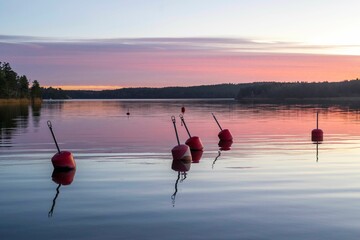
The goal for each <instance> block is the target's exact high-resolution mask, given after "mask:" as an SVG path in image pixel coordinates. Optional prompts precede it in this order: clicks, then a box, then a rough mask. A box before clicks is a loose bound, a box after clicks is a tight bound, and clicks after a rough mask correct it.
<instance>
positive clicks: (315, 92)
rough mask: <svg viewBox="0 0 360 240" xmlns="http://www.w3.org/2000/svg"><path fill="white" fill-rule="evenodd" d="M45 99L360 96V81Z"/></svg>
mask: <svg viewBox="0 0 360 240" xmlns="http://www.w3.org/2000/svg"><path fill="white" fill-rule="evenodd" d="M42 97H43V98H44V99H49V98H52V99H171V98H173V99H176V98H178V99H181V98H237V99H239V100H276V101H284V100H287V99H298V100H302V99H323V100H326V99H330V98H332V99H339V98H359V97H360V80H359V79H356V80H346V81H342V82H311V83H308V82H254V83H241V84H230V83H229V84H218V85H202V86H192V87H164V88H122V89H117V90H103V91H88V90H62V89H59V88H58V89H56V88H51V87H50V88H43V89H42Z"/></svg>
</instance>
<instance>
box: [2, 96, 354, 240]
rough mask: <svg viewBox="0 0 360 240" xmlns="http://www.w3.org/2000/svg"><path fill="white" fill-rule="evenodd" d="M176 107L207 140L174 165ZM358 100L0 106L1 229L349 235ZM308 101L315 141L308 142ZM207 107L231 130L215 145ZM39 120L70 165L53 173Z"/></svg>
mask: <svg viewBox="0 0 360 240" xmlns="http://www.w3.org/2000/svg"><path fill="white" fill-rule="evenodd" d="M182 106H184V107H185V108H186V111H185V113H184V119H185V121H186V124H187V127H188V129H189V131H190V133H191V134H192V135H195V136H199V137H200V138H201V140H202V143H203V145H204V151H203V152H201V153H197V158H198V160H197V161H195V162H193V163H191V164H188V165H187V166H186V167H187V170H184V169H182V170H180V171H177V169H175V170H173V169H172V155H171V149H172V148H173V147H174V146H176V145H177V140H176V137H175V131H174V127H173V123H172V121H171V116H172V115H174V116H175V117H176V126H177V131H178V133H179V139H180V141H181V143H184V142H185V141H186V139H187V138H188V135H187V132H186V130H185V128H184V126H182V124H181V122H180V119H179V114H180V113H181V107H182ZM359 110H360V108H359V107H353V106H336V105H334V106H332V105H328V106H326V105H273V104H240V103H237V102H236V101H234V100H226V99H224V100H216V101H215V100H132V101H130V100H78V101H76V100H71V101H45V102H43V104H42V105H36V106H27V105H25V106H24V105H10V106H4V105H1V106H0V124H1V132H0V192H1V195H0V214H1V218H0V239H86V240H89V239H359V238H360V227H359V226H360V112H359ZM128 111H129V113H130V115H129V116H127V115H126V113H127V112H128ZM318 111H319V127H320V128H321V129H322V130H323V131H324V141H323V142H322V143H318V144H316V143H315V144H314V143H313V142H311V130H312V129H314V128H315V127H316V112H318ZM211 113H214V114H215V115H216V117H217V119H218V121H219V123H220V125H221V126H222V127H223V128H227V129H229V130H230V131H231V133H232V135H233V137H234V141H233V143H232V145H231V146H227V147H228V148H222V150H221V151H220V150H219V145H218V143H219V139H218V136H217V134H218V132H219V131H220V129H219V127H218V126H217V124H216V122H215V120H214V119H213V117H212V115H211ZM48 120H50V121H51V122H52V125H53V130H54V133H55V135H56V138H57V140H58V143H59V147H60V149H61V150H68V151H71V152H72V153H73V155H74V158H75V161H76V164H77V168H76V171H70V172H66V173H57V172H55V173H54V174H53V166H52V164H51V157H52V156H53V155H54V154H55V153H56V146H55V144H54V142H53V139H52V136H51V133H50V131H49V128H48V126H47V121H48ZM199 158H200V159H199ZM59 183H60V184H59Z"/></svg>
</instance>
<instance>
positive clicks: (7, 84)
mask: <svg viewBox="0 0 360 240" xmlns="http://www.w3.org/2000/svg"><path fill="white" fill-rule="evenodd" d="M30 97H31V98H32V99H35V98H41V88H40V84H39V82H38V81H37V80H34V81H33V83H32V86H31V87H29V80H28V78H27V77H26V76H25V75H22V76H19V75H18V73H16V72H15V71H14V70H13V69H12V68H11V66H10V64H9V63H7V62H4V63H2V62H0V99H21V98H30Z"/></svg>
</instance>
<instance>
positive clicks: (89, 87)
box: [44, 85, 124, 91]
mask: <svg viewBox="0 0 360 240" xmlns="http://www.w3.org/2000/svg"><path fill="white" fill-rule="evenodd" d="M44 87H45V88H49V87H52V88H61V89H62V90H93V91H101V90H115V89H121V88H124V87H123V86H106V85H57V86H44Z"/></svg>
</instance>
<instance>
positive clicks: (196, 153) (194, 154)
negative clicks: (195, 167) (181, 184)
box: [190, 150, 204, 163]
mask: <svg viewBox="0 0 360 240" xmlns="http://www.w3.org/2000/svg"><path fill="white" fill-rule="evenodd" d="M190 152H191V158H192V162H193V163H199V162H200V159H201V157H202V155H203V153H204V152H203V151H192V150H191V151H190Z"/></svg>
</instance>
